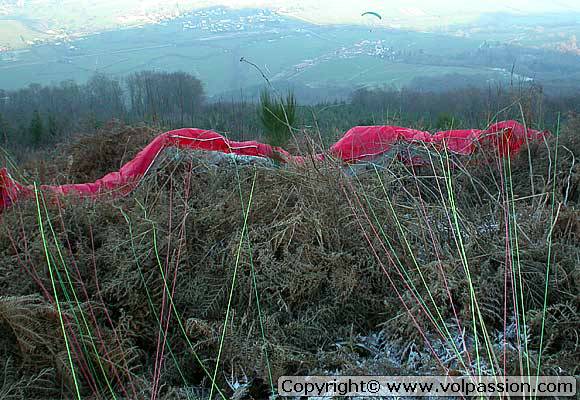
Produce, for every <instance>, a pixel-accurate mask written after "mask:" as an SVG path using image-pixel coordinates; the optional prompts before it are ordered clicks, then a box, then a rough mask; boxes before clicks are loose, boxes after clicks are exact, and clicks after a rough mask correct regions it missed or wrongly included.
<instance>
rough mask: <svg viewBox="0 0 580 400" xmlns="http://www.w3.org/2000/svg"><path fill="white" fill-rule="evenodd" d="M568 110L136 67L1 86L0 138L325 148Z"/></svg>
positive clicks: (16, 142) (513, 91)
mask: <svg viewBox="0 0 580 400" xmlns="http://www.w3.org/2000/svg"><path fill="white" fill-rule="evenodd" d="M448 79H452V77H448ZM283 104H286V111H290V112H291V114H292V121H289V122H291V124H289V125H291V126H286V125H288V124H284V123H282V124H280V123H279V122H280V119H281V118H280V117H275V115H282V116H284V114H283V113H284V110H282V109H280V110H278V111H276V112H275V113H274V114H272V112H267V113H264V110H265V108H264V106H266V108H267V109H269V110H276V109H278V108H280V106H281V105H283ZM288 108H291V110H288ZM571 111H572V112H576V113H580V93H579V94H575V95H566V96H564V95H547V94H546V93H544V91H543V88H542V87H541V86H539V85H536V84H533V83H530V84H525V85H522V84H520V85H518V86H507V87H502V86H500V85H496V86H491V85H489V86H488V87H463V88H453V87H452V88H450V89H449V90H446V91H433V90H425V89H423V88H420V87H416V86H415V87H412V88H404V89H401V90H399V89H395V88H382V89H369V88H366V89H359V90H355V91H354V92H352V94H351V95H350V97H348V98H344V99H342V100H334V101H332V102H322V103H319V104H315V105H301V104H300V99H299V98H295V97H294V96H293V95H292V93H290V92H288V93H280V92H279V91H268V88H266V91H265V92H263V93H262V96H261V99H247V100H235V101H234V100H230V101H228V100H227V99H221V100H214V101H211V102H210V101H208V100H207V99H206V96H205V93H204V89H203V84H202V82H201V81H200V80H199V79H197V78H196V77H194V76H192V75H190V74H188V73H185V72H159V71H142V72H137V73H133V74H131V75H129V76H128V77H126V78H124V79H115V78H111V77H108V76H104V75H95V76H94V77H93V78H92V79H90V80H89V81H88V82H87V83H84V84H78V83H76V82H74V81H66V82H62V83H60V84H56V85H50V86H41V85H30V86H28V87H26V88H23V89H20V90H13V91H4V90H0V141H1V145H2V146H3V147H4V148H8V149H9V150H10V149H15V148H17V149H18V148H19V149H27V148H39V147H40V148H41V147H43V146H50V145H51V144H53V143H56V142H60V141H64V140H67V138H69V137H70V136H71V135H73V134H75V133H89V134H90V133H94V132H96V131H97V130H98V129H99V128H101V127H102V126H104V124H105V123H107V122H108V121H110V120H112V119H115V120H119V121H121V122H122V123H125V124H135V123H146V124H150V125H154V126H158V127H160V128H164V129H175V128H179V127H197V128H204V129H213V130H216V131H218V132H221V133H224V134H226V135H227V136H229V137H231V138H233V139H236V140H250V139H263V140H275V141H276V144H281V143H280V138H275V139H272V138H274V137H275V136H276V135H278V134H279V133H280V132H283V133H284V131H285V130H286V128H288V132H294V133H295V134H296V133H298V134H312V135H313V136H315V137H316V138H322V140H323V141H324V142H325V143H322V144H323V145H327V144H328V143H331V142H333V141H334V140H336V139H337V138H338V137H339V136H340V135H341V134H342V133H343V132H344V131H345V130H347V129H349V128H350V127H352V126H355V125H375V124H376V125H405V126H412V127H415V128H419V129H427V130H437V129H445V128H448V127H454V128H462V127H484V126H485V125H486V124H488V123H490V122H491V121H493V120H499V119H514V118H515V119H520V120H521V119H522V118H524V119H525V120H526V122H527V123H528V125H529V126H533V127H535V128H540V129H554V128H555V126H556V124H557V122H558V118H561V119H564V118H565V116H566V113H567V112H571ZM287 116H288V115H285V116H284V118H287ZM279 125H280V126H279ZM274 131H275V132H274ZM284 134H285V133H284ZM287 139H288V138H283V140H287Z"/></svg>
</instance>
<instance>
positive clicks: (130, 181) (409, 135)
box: [0, 121, 548, 211]
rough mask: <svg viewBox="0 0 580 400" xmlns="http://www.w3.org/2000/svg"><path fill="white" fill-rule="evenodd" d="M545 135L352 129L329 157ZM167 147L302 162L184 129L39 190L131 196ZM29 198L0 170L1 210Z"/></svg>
mask: <svg viewBox="0 0 580 400" xmlns="http://www.w3.org/2000/svg"><path fill="white" fill-rule="evenodd" d="M547 134H548V132H540V131H536V130H532V129H527V128H526V127H524V126H523V125H522V124H520V123H518V122H516V121H503V122H498V123H496V124H493V125H491V126H490V127H489V128H488V129H486V130H483V131H482V130H477V129H467V130H450V131H442V132H437V133H435V134H433V135H432V134H430V133H429V132H424V131H418V130H415V129H410V128H403V127H399V126H356V127H354V128H352V129H350V130H349V131H348V132H346V133H345V134H344V136H343V137H342V138H341V139H340V140H339V141H338V142H336V143H335V144H334V145H332V146H331V147H330V149H329V151H328V155H330V156H332V157H335V158H338V159H341V160H342V161H344V162H347V163H353V162H358V161H361V160H366V159H372V158H374V157H377V156H379V155H381V154H383V153H386V152H388V151H390V150H391V149H392V147H393V145H394V144H396V143H398V142H404V143H408V144H409V145H413V146H421V147H432V148H434V149H436V150H439V151H440V150H445V151H449V152H452V153H456V154H459V155H469V154H472V153H474V152H475V151H476V150H477V148H479V147H481V148H487V149H490V150H492V151H494V152H496V154H498V155H499V156H502V157H505V156H508V155H514V154H516V153H517V152H518V151H520V149H521V148H522V146H523V145H524V144H526V142H528V141H535V140H540V139H542V138H543V137H545V136H546V135H547ZM168 147H178V148H187V149H192V150H204V151H217V152H221V153H226V154H237V155H243V156H254V157H264V158H270V159H274V160H277V161H280V162H290V163H292V162H293V163H298V164H302V163H303V162H304V158H303V157H301V156H292V155H290V153H288V152H287V151H286V150H284V149H282V148H280V147H273V146H270V145H267V144H264V143H260V142H256V141H246V142H236V141H231V140H228V139H227V138H225V137H223V136H222V135H220V134H219V133H217V132H214V131H209V130H203V129H191V128H184V129H178V130H174V131H170V132H165V133H163V134H161V135H159V136H157V137H156V138H155V139H154V140H153V141H152V142H151V143H149V144H148V145H147V146H146V147H145V148H144V149H143V150H141V151H140V152H139V154H137V156H135V158H133V159H132V160H131V161H129V162H128V163H126V164H125V165H123V166H122V167H121V169H120V170H119V171H116V172H111V173H109V174H107V175H105V176H104V177H102V178H100V179H98V180H96V181H95V182H90V183H82V184H69V185H59V186H48V185H43V186H41V187H40V190H42V191H47V192H50V193H53V194H56V195H67V194H76V195H79V196H83V197H87V196H88V197H94V196H97V195H100V194H104V193H113V194H118V195H122V194H126V193H129V192H130V191H131V190H133V189H134V188H135V186H136V185H137V184H138V183H139V182H140V180H141V178H142V177H143V176H144V175H145V174H146V173H147V172H148V171H149V169H150V168H151V166H152V165H153V163H154V162H155V159H156V158H157V156H158V155H159V154H160V153H161V152H162V151H163V150H165V149H166V148H168ZM324 157H325V155H324V154H318V155H316V156H315V157H314V160H322V159H324ZM414 161H415V160H413V162H414ZM33 194H34V189H33V188H32V187H30V186H24V185H21V184H19V183H18V182H16V181H15V180H14V179H12V177H11V176H10V174H9V173H8V171H7V170H6V169H5V168H3V169H0V211H2V210H4V209H6V208H7V207H9V206H10V205H11V204H13V203H14V202H16V201H17V200H18V199H20V198H23V197H30V196H31V195H33Z"/></svg>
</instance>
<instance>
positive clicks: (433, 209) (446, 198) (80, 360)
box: [0, 122, 580, 399]
mask: <svg viewBox="0 0 580 400" xmlns="http://www.w3.org/2000/svg"><path fill="white" fill-rule="evenodd" d="M577 129H578V124H577V122H571V123H569V124H568V126H566V127H565V128H564V129H562V131H561V132H557V134H558V135H556V136H555V137H553V138H552V139H550V140H549V141H548V142H547V143H546V144H545V145H544V144H542V143H540V144H535V145H532V146H531V147H530V148H529V150H524V151H523V152H521V153H520V155H518V156H517V157H516V158H514V159H511V160H510V161H509V162H508V161H507V160H505V162H503V163H497V161H498V160H495V161H494V160H493V159H492V160H491V161H490V158H489V157H492V155H491V154H485V153H479V154H478V155H477V156H474V157H471V158H459V157H456V156H452V155H447V154H444V153H440V152H432V153H428V154H430V157H433V158H432V162H431V163H429V164H427V165H425V166H423V167H418V168H411V167H408V166H405V165H403V164H400V163H398V162H396V161H395V160H384V163H383V164H380V163H379V164H376V166H374V167H373V166H372V165H367V166H366V167H362V168H354V167H352V168H349V167H344V166H341V165H340V164H334V163H332V162H330V163H324V164H320V165H306V166H303V167H292V166H289V167H272V166H267V165H266V166H264V165H261V164H253V163H250V164H245V165H239V164H238V163H237V162H236V161H235V160H231V159H230V160H227V159H220V158H217V159H216V158H214V157H213V156H210V155H209V154H203V153H191V152H186V151H182V152H168V153H164V154H163V155H162V156H161V157H160V158H159V159H158V160H157V162H156V164H155V167H154V168H153V170H151V172H150V173H149V174H148V178H146V180H145V181H144V182H143V183H142V184H141V185H140V187H139V188H138V189H137V190H136V191H135V192H133V193H132V194H131V195H129V196H126V197H122V198H117V199H113V198H111V199H104V200H101V201H97V202H95V201H91V200H78V199H75V198H74V197H69V198H65V199H63V201H62V202H53V201H51V200H50V199H49V198H47V199H46V202H45V201H44V200H42V197H39V198H38V200H35V199H34V198H33V199H30V200H29V201H23V202H19V203H17V204H15V205H14V207H13V208H12V209H10V210H8V211H7V212H5V213H3V214H1V215H0V218H1V219H2V223H1V224H0V249H2V250H1V252H0V288H2V293H3V296H2V297H0V332H1V333H2V334H1V335H0V338H1V342H0V352H1V353H0V355H1V356H0V362H1V363H2V364H1V365H0V367H1V368H2V370H4V371H8V374H7V375H5V378H4V383H3V385H2V386H0V394H1V395H2V396H3V398H22V397H26V398H29V399H35V398H43V399H51V398H55V399H56V398H60V397H61V396H64V395H73V394H74V393H75V392H76V393H79V394H80V395H82V398H100V396H109V395H114V394H116V395H118V396H123V397H125V398H143V397H151V396H152V393H156V396H157V398H163V399H183V398H192V397H193V398H207V396H208V394H209V393H210V392H212V391H213V394H214V395H218V397H219V396H223V398H230V397H231V396H239V397H238V398H251V397H248V396H250V395H251V396H253V398H265V396H266V393H268V392H269V390H270V387H271V386H270V385H271V382H274V384H275V382H276V379H277V378H278V377H279V376H281V375H285V374H286V375H288V374H298V375H300V374H328V373H339V374H344V375H348V374H366V375H369V374H377V373H378V374H393V375H403V374H436V373H438V374H447V373H449V374H452V373H453V374H462V373H489V372H491V371H492V370H494V368H495V369H496V371H497V370H498V369H499V370H501V371H503V372H505V374H522V373H523V374H526V373H531V374H536V373H543V374H563V375H577V374H578V370H577V368H578V364H577V360H578V356H579V352H578V347H577V345H576V343H575V339H574V338H575V337H576V336H577V335H578V326H579V323H580V321H578V315H579V314H578V303H577V293H578V277H579V276H578V273H579V270H578V263H577V260H578V257H579V256H580V254H579V253H578V249H579V247H578V244H579V242H578V240H579V239H580V225H579V224H578V208H577V207H578V201H579V200H580V192H579V186H578V184H579V176H578V168H577V167H578V165H577V163H575V160H577V159H578V157H579V156H580V148H579V142H578V140H577V139H578V135H577V132H578V131H577ZM155 134H156V132H155V131H151V130H150V129H147V128H139V129H133V128H126V127H117V128H113V129H112V130H110V131H102V132H101V133H100V135H99V136H96V137H88V138H84V139H80V141H78V142H75V143H72V144H70V145H67V146H65V147H62V148H60V149H58V150H57V151H56V154H58V155H59V156H57V157H55V158H54V159H53V160H52V161H51V162H50V163H48V164H47V163H46V162H42V161H38V162H33V163H30V164H28V165H24V166H23V170H22V172H23V174H24V175H23V176H24V177H29V178H31V179H34V180H38V179H40V180H41V181H42V182H43V183H54V182H75V181H76V182H83V181H86V180H87V179H89V180H90V179H96V178H98V177H99V176H100V174H101V173H104V172H110V171H113V170H116V169H117V168H118V166H119V163H120V162H123V161H122V160H127V159H129V158H131V157H132V155H134V154H135V153H136V152H137V151H138V150H139V149H140V148H141V146H142V145H143V143H147V142H148V141H149V139H150V138H151V137H154V136H155ZM119 143H125V144H126V145H125V146H118V144H119ZM299 148H300V147H299ZM302 149H303V150H302V151H303V152H304V151H305V150H304V147H302ZM556 149H557V150H556ZM106 160H110V163H109V164H107V163H105V164H103V162H104V161H106ZM549 160H552V162H550V161H549ZM530 163H531V164H530ZM450 165H454V167H450ZM530 168H532V169H533V173H530ZM502 182H504V183H505V184H506V185H507V186H503V185H502ZM546 290H547V292H546ZM57 307H58V308H57ZM59 318H60V320H59ZM63 332H65V335H64V336H63V335H62V333H63ZM63 338H68V342H67V341H65V340H63ZM478 349H479V350H478ZM67 350H68V351H69V352H70V353H68V354H71V356H67ZM214 376H215V377H216V384H217V387H214V388H213V389H212V385H211V379H212V377H214ZM244 393H245V394H244ZM248 393H250V394H248ZM154 396H155V395H154ZM244 396H246V397H244Z"/></svg>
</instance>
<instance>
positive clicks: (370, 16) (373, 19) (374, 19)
mask: <svg viewBox="0 0 580 400" xmlns="http://www.w3.org/2000/svg"><path fill="white" fill-rule="evenodd" d="M361 17H363V18H364V19H365V25H368V27H369V28H370V31H371V32H372V31H373V28H375V27H376V26H377V25H378V24H379V21H381V20H382V19H383V17H382V16H381V14H379V13H377V12H374V11H367V12H364V13H362V14H361Z"/></svg>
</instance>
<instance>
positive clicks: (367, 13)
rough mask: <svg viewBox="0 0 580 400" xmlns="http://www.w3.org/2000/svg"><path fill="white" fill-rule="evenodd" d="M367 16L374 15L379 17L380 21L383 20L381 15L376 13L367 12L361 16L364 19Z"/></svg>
mask: <svg viewBox="0 0 580 400" xmlns="http://www.w3.org/2000/svg"><path fill="white" fill-rule="evenodd" d="M365 15H374V16H375V17H377V18H378V19H383V17H381V15H380V14H379V13H376V12H374V11H367V12H364V13H362V14H361V17H364V16H365Z"/></svg>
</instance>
